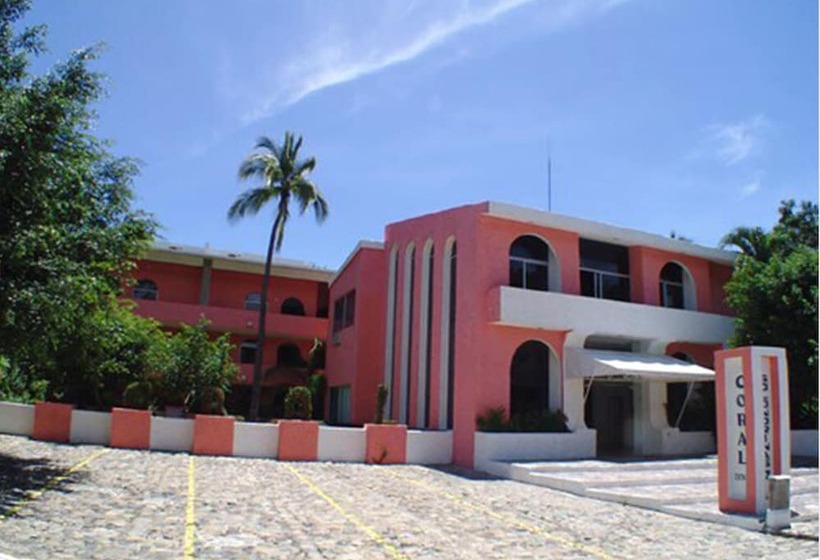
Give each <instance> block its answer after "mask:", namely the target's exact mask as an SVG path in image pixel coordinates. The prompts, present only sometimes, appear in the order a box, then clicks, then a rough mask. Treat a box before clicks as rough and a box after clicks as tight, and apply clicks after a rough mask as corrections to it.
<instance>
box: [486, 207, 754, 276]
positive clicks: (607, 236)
mask: <svg viewBox="0 0 820 560" xmlns="http://www.w3.org/2000/svg"><path fill="white" fill-rule="evenodd" d="M486 215H489V216H495V217H499V218H505V219H508V220H514V221H517V222H525V223H531V224H536V225H539V226H546V227H551V228H555V229H561V230H566V231H572V232H576V233H578V234H580V235H581V236H582V237H585V238H589V239H594V240H596V241H606V242H610V243H617V244H619V245H625V246H627V247H650V248H654V249H660V250H663V251H669V252H671V253H681V254H684V255H690V256H693V257H699V258H702V259H706V260H709V261H713V262H719V263H722V264H728V265H731V264H733V263H734V262H735V259H736V258H737V256H738V254H737V253H735V252H732V251H724V250H722V249H716V248H713V247H704V246H703V245H697V244H696V243H690V242H688V241H681V240H679V239H671V238H669V237H664V236H662V235H657V234H654V233H647V232H644V231H639V230H635V229H630V228H625V227H620V226H614V225H610V224H605V223H601V222H593V221H590V220H584V219H582V218H576V217H573V216H566V215H563V214H556V213H553V212H546V211H544V210H536V209H534V208H525V207H523V206H516V205H514V204H507V203H505V202H492V201H490V202H488V203H487V213H486Z"/></svg>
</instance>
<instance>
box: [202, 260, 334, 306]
mask: <svg viewBox="0 0 820 560" xmlns="http://www.w3.org/2000/svg"><path fill="white" fill-rule="evenodd" d="M317 286H318V282H315V281H312V280H300V279H295V278H282V277H281V276H272V277H271V281H270V287H269V291H268V310H269V311H271V312H272V313H279V312H280V310H281V307H282V302H283V301H285V299H287V298H290V297H295V298H298V299H299V300H300V301H301V302H302V305H304V306H305V315H307V316H308V317H315V316H316V300H317ZM261 291H262V275H261V274H250V273H247V272H234V271H232V270H217V269H214V270H213V271H212V272H211V294H210V304H211V305H213V306H216V307H232V308H238V309H242V308H244V307H245V297H246V296H247V295H248V294H249V293H254V292H255V293H260V292H261Z"/></svg>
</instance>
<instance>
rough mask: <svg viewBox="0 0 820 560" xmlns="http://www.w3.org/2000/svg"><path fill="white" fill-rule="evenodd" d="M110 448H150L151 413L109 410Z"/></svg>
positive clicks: (129, 409) (145, 411) (130, 409)
mask: <svg viewBox="0 0 820 560" xmlns="http://www.w3.org/2000/svg"><path fill="white" fill-rule="evenodd" d="M111 447H123V448H128V449H148V448H150V447H151V411H149V410H135V409H132V408H113V409H111Z"/></svg>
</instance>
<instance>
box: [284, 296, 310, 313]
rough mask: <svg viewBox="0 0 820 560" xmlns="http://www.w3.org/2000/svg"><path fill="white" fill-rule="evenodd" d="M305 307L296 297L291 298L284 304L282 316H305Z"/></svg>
mask: <svg viewBox="0 0 820 560" xmlns="http://www.w3.org/2000/svg"><path fill="white" fill-rule="evenodd" d="M304 314H305V306H304V305H302V302H301V301H299V299H297V298H295V297H289V298H288V299H286V300H285V301H283V302H282V315H304Z"/></svg>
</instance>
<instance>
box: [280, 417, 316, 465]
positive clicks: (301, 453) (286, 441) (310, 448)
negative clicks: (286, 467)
mask: <svg viewBox="0 0 820 560" xmlns="http://www.w3.org/2000/svg"><path fill="white" fill-rule="evenodd" d="M278 426H279V453H278V456H279V460H280V461H315V460H316V457H317V454H318V449H319V422H316V421H315V420H280V421H279V424H278Z"/></svg>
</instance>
